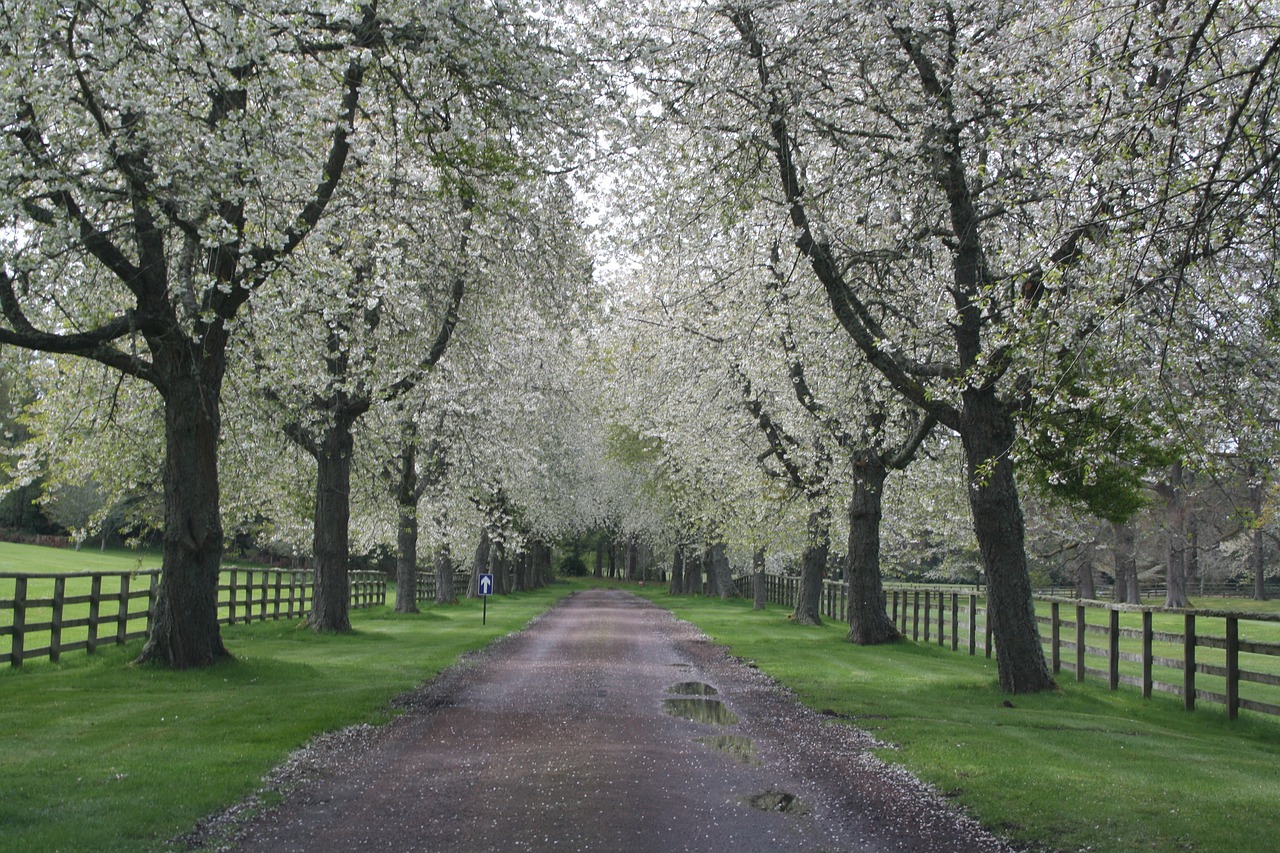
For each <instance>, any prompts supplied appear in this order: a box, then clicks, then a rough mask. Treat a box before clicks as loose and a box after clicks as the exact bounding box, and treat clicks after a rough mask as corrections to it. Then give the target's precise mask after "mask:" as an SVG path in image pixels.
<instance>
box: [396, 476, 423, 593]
mask: <svg viewBox="0 0 1280 853" xmlns="http://www.w3.org/2000/svg"><path fill="white" fill-rule="evenodd" d="M418 612H419V610H418V507H417V505H416V501H415V505H414V506H404V505H403V504H402V505H401V506H400V526H399V529H398V530H396V613H418Z"/></svg>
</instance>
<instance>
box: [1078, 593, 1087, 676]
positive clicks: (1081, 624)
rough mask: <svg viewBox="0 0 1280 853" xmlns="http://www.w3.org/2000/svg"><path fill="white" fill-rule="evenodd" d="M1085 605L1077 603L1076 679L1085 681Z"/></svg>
mask: <svg viewBox="0 0 1280 853" xmlns="http://www.w3.org/2000/svg"><path fill="white" fill-rule="evenodd" d="M1084 642H1085V640H1084V605H1083V604H1077V605H1076V681H1084Z"/></svg>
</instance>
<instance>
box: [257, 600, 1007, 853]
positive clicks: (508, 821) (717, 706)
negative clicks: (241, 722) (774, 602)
mask: <svg viewBox="0 0 1280 853" xmlns="http://www.w3.org/2000/svg"><path fill="white" fill-rule="evenodd" d="M404 702H405V704H406V706H407V713H406V714H405V715H404V716H402V717H400V718H399V719H397V720H396V722H394V723H393V724H391V725H389V726H384V727H381V728H377V729H374V728H370V727H363V728H361V729H357V730H353V731H348V732H346V733H343V734H341V735H337V736H330V737H329V738H325V739H322V740H321V741H320V742H319V743H317V744H316V745H314V746H313V747H311V748H309V749H308V750H306V751H304V752H303V753H301V754H299V755H298V756H296V757H295V759H294V760H293V761H292V762H291V763H290V764H289V765H288V766H286V767H285V768H284V769H283V770H282V771H281V772H280V774H279V777H278V782H279V784H280V785H281V787H282V789H283V790H284V792H285V798H284V802H283V803H282V804H281V805H280V806H279V807H277V808H275V809H273V810H272V811H270V812H268V813H267V814H266V815H265V816H264V817H261V818H259V819H258V820H257V821H256V822H254V823H251V824H249V825H248V826H245V827H243V831H242V832H241V834H240V838H239V841H238V846H236V847H234V848H233V849H235V850H239V851H317V850H344V851H345V850H378V851H410V850H422V851H489V850H492V851H504V853H505V851H512V850H539V851H542V850H568V851H664V853H665V851H734V853H750V851H793V850H794V851H836V850H850V851H882V850H906V851H939V853H944V851H945V853H959V851H1003V850H1006V849H1007V848H1005V847H1004V846H1003V845H1002V844H1001V843H1000V842H999V841H998V840H996V839H994V838H991V837H990V836H988V835H986V834H985V833H983V832H982V831H981V830H980V829H979V828H978V827H976V826H975V825H974V824H973V823H972V822H971V821H968V820H966V819H964V818H962V817H959V816H957V815H956V814H955V813H953V812H951V811H949V810H948V809H947V806H946V804H945V803H944V802H942V801H941V800H939V799H938V798H937V797H935V796H933V795H931V794H930V793H929V792H928V791H926V790H925V789H923V788H922V787H921V786H919V785H918V784H916V783H915V782H914V780H912V779H911V778H910V777H908V776H906V775H905V774H903V773H901V772H900V771H896V770H894V769H892V768H887V767H885V766H884V765H883V764H882V763H881V762H880V761H878V760H877V759H876V758H874V757H873V756H871V755H870V754H869V753H868V752H867V749H868V747H869V746H870V745H871V743H872V742H871V740H870V739H869V738H868V737H867V736H866V735H864V734H862V733H860V732H859V731H857V730H856V729H853V728H851V727H850V726H847V725H844V724H840V723H837V722H834V721H831V720H829V719H826V718H824V717H823V716H821V715H819V714H816V713H814V712H811V711H808V710H806V709H804V708H802V707H801V706H799V705H798V704H796V703H795V702H794V701H792V700H791V699H789V698H788V697H787V696H786V694H785V691H782V690H780V689H778V688H777V687H776V686H775V685H773V684H772V683H771V682H769V681H768V679H767V678H765V677H764V676H762V675H761V674H760V673H758V672H756V671H755V670H753V669H751V668H750V667H748V666H746V665H744V664H743V663H741V662H738V661H735V660H733V659H731V658H729V657H727V656H726V655H725V654H724V653H723V651H721V650H720V649H719V648H717V647H715V646H713V645H712V644H710V643H708V642H707V641H706V640H705V638H703V637H702V636H701V635H700V634H699V633H698V632H697V631H696V629H694V628H693V627H692V626H690V625H688V624H687V623H683V622H679V621H677V620H675V619H673V618H672V617H671V616H670V615H669V614H668V613H666V612H665V611H663V610H661V609H659V608H657V607H654V606H653V605H651V604H649V603H648V602H646V601H644V600H643V599H640V598H638V597H636V596H633V595H630V594H628V593H625V592H620V591H615V590H596V591H591V592H583V593H580V594H577V595H574V596H572V597H570V598H568V599H566V600H565V601H564V602H563V603H562V604H561V605H559V606H558V607H556V608H555V609H553V610H552V611H550V612H549V613H548V614H546V615H545V616H543V617H542V618H540V619H538V620H536V621H535V622H534V623H533V624H532V625H531V626H529V628H528V629H526V630H525V631H523V632H521V633H520V634H518V635H515V636H513V637H511V638H508V639H506V640H504V641H502V642H499V643H498V644H496V645H495V646H493V647H491V648H490V649H488V650H486V652H484V653H483V654H481V655H478V656H475V657H474V658H472V659H471V660H469V661H468V662H466V663H465V664H463V665H461V666H459V667H457V668H455V669H453V670H451V671H449V672H448V673H446V674H445V675H443V676H442V677H441V678H439V679H437V680H436V681H434V682H432V683H431V684H430V685H427V686H426V687H424V688H422V689H421V690H419V691H417V692H416V693H413V694H410V695H409V696H407V697H405V700H404Z"/></svg>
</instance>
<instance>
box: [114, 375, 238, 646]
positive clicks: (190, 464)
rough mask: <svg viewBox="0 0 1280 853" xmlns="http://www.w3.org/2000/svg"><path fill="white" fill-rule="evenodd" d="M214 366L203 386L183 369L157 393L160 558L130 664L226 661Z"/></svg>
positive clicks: (217, 380) (217, 384)
mask: <svg viewBox="0 0 1280 853" xmlns="http://www.w3.org/2000/svg"><path fill="white" fill-rule="evenodd" d="M207 358H214V356H212V355H209V356H207ZM214 368H215V369H214V371H213V374H214V378H213V379H211V380H207V381H202V380H201V379H200V378H197V377H196V376H193V374H195V373H196V371H195V370H194V369H192V368H190V367H189V366H183V367H181V368H178V369H176V370H175V371H174V373H175V374H178V375H176V376H174V377H173V378H172V379H171V381H170V382H169V383H168V386H169V387H168V388H167V391H166V393H165V394H164V419H165V462H164V509H165V512H164V556H163V562H162V563H161V572H160V586H159V590H158V592H157V599H156V606H155V613H154V615H153V616H152V619H151V629H150V631H149V633H148V635H147V641H146V643H145V644H144V645H143V647H142V653H141V654H140V655H139V656H138V659H137V662H138V663H149V662H158V663H163V664H165V665H167V666H169V667H172V668H174V669H187V668H190V667H198V666H208V665H210V664H212V663H214V662H216V661H218V660H222V659H224V658H229V657H230V654H229V653H228V652H227V649H226V647H225V646H224V645H223V643H222V635H221V632H220V631H219V629H218V573H219V571H220V570H221V564H222V519H221V515H220V512H219V491H218V434H219V431H220V429H221V418H220V414H219V412H220V408H219V393H220V388H221V371H220V369H217V365H214Z"/></svg>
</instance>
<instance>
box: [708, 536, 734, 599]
mask: <svg viewBox="0 0 1280 853" xmlns="http://www.w3.org/2000/svg"><path fill="white" fill-rule="evenodd" d="M708 555H709V557H710V561H709V562H710V566H709V568H710V573H711V574H712V575H714V576H715V579H716V594H717V595H719V596H720V597H721V598H722V599H723V598H737V597H738V595H739V593H738V587H737V586H736V585H735V584H734V582H733V567H732V566H730V565H729V557H728V556H727V555H726V554H725V551H724V543H723V542H717V543H716V544H714V545H712V546H711V550H710V551H709V552H708Z"/></svg>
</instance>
